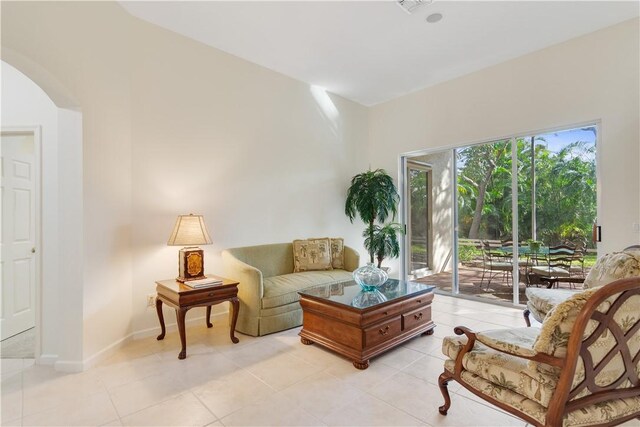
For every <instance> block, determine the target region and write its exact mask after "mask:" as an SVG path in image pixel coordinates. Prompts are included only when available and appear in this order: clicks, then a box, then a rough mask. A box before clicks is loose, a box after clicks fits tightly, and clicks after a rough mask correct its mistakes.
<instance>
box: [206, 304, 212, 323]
mask: <svg viewBox="0 0 640 427" xmlns="http://www.w3.org/2000/svg"><path fill="white" fill-rule="evenodd" d="M212 327H213V324H212V323H211V306H210V305H208V306H207V328H212Z"/></svg>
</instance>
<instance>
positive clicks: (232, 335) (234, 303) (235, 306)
mask: <svg viewBox="0 0 640 427" xmlns="http://www.w3.org/2000/svg"><path fill="white" fill-rule="evenodd" d="M229 302H230V303H231V306H232V307H233V319H231V328H230V331H229V337H230V338H231V342H232V343H234V344H237V343H238V342H240V340H239V339H238V338H236V336H235V334H236V322H237V321H238V310H240V301H239V300H238V298H232V299H231V301H229Z"/></svg>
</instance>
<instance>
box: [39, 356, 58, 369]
mask: <svg viewBox="0 0 640 427" xmlns="http://www.w3.org/2000/svg"><path fill="white" fill-rule="evenodd" d="M57 361H58V355H57V354H41V355H40V357H38V358H36V365H48V366H53V365H55V363H56V362H57Z"/></svg>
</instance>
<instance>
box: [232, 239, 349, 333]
mask: <svg viewBox="0 0 640 427" xmlns="http://www.w3.org/2000/svg"><path fill="white" fill-rule="evenodd" d="M222 260H223V263H224V275H225V277H228V278H230V279H234V280H237V281H238V282H240V285H239V286H238V297H239V299H240V313H239V315H238V323H237V324H236V330H237V331H239V332H242V333H243V334H247V335H253V336H261V335H266V334H271V333H273V332H278V331H282V330H284V329H289V328H294V327H296V326H300V325H301V324H302V309H301V308H300V304H299V302H298V301H299V299H300V298H299V295H298V292H299V291H301V290H304V289H309V288H312V287H314V286H319V285H328V284H333V283H338V282H344V281H346V280H351V279H352V273H351V272H352V271H353V270H355V269H356V268H358V266H359V263H360V256H359V255H358V252H356V251H355V250H354V249H352V248H349V247H348V246H345V247H344V270H341V269H340V270H338V269H333V270H325V271H305V272H300V273H294V272H293V246H292V244H291V243H276V244H271V245H260V246H247V247H242V248H231V249H226V250H224V251H223V252H222Z"/></svg>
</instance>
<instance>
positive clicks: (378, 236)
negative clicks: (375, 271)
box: [362, 222, 404, 268]
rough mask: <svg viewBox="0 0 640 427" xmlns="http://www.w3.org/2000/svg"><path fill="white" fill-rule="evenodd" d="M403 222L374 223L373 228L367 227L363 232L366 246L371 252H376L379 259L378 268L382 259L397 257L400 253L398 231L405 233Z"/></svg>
mask: <svg viewBox="0 0 640 427" xmlns="http://www.w3.org/2000/svg"><path fill="white" fill-rule="evenodd" d="M403 232H404V227H403V226H402V225H401V224H398V223H395V222H392V223H389V224H386V225H383V226H379V225H374V226H373V230H371V229H369V228H368V227H367V229H366V230H364V232H363V233H362V237H364V238H365V239H364V247H365V248H366V249H367V251H369V253H370V254H374V255H375V257H376V259H377V260H378V268H380V266H381V265H382V260H384V259H385V258H388V257H392V258H397V257H398V256H399V255H400V243H399V242H398V233H403Z"/></svg>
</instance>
